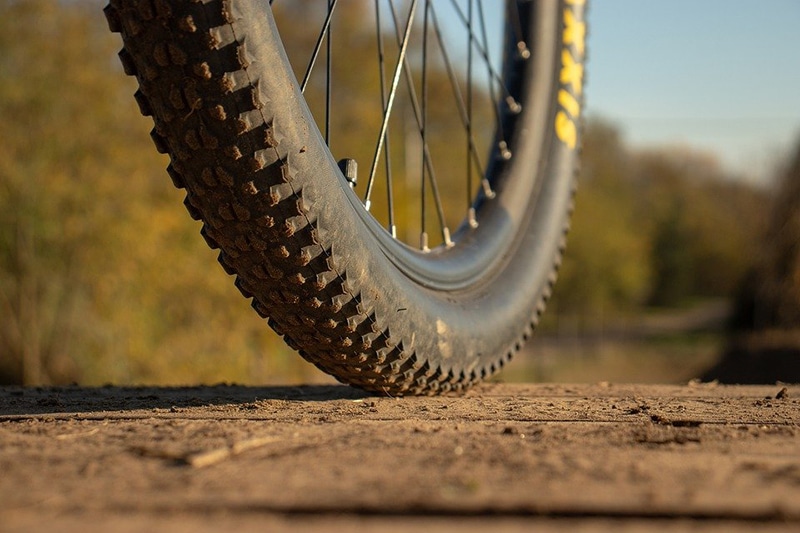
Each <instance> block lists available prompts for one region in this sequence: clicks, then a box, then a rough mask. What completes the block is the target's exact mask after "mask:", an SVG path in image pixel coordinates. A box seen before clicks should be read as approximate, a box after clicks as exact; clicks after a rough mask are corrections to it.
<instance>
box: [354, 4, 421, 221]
mask: <svg viewBox="0 0 800 533" xmlns="http://www.w3.org/2000/svg"><path fill="white" fill-rule="evenodd" d="M417 2H418V0H412V1H411V7H410V8H409V13H408V21H407V22H406V28H405V31H404V32H403V42H402V44H401V46H400V52H399V54H398V58H397V65H396V66H395V69H394V75H393V76H392V86H391V89H390V90H389V98H388V100H387V101H386V112H385V113H384V114H383V122H382V123H381V131H380V134H379V135H378V142H377V143H376V147H375V156H374V157H373V159H372V169H371V170H370V173H369V181H368V182H367V193H366V196H365V202H364V207H365V208H366V209H367V211H369V207H370V200H369V197H370V194H371V193H372V185H373V184H374V179H375V172H376V171H377V170H378V160H379V159H380V155H381V150H382V149H383V143H384V140H385V139H386V130H387V128H388V127H389V117H390V116H391V114H392V107H393V104H394V98H395V96H396V94H397V84H398V83H399V82H400V73H401V72H402V67H403V65H404V64H405V58H406V52H407V51H408V41H409V38H410V37H411V26H412V23H413V22H414V13H415V12H416V10H417Z"/></svg>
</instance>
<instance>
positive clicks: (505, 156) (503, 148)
mask: <svg viewBox="0 0 800 533" xmlns="http://www.w3.org/2000/svg"><path fill="white" fill-rule="evenodd" d="M497 149H498V150H499V151H500V154H499V155H500V158H501V159H502V160H503V161H508V160H509V159H511V150H509V149H508V144H507V143H506V142H505V141H500V142H499V143H497Z"/></svg>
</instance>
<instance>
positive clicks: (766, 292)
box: [733, 143, 800, 331]
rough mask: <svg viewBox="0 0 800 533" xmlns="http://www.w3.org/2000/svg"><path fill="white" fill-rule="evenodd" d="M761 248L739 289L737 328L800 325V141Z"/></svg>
mask: <svg viewBox="0 0 800 533" xmlns="http://www.w3.org/2000/svg"><path fill="white" fill-rule="evenodd" d="M758 250H759V252H760V253H759V256H758V259H757V261H756V262H755V265H753V267H752V269H751V270H750V272H749V275H748V276H747V278H746V280H745V281H744V282H743V283H742V286H741V288H740V290H739V294H738V298H737V302H736V303H737V305H736V309H735V314H734V316H733V325H734V328H735V329H737V330H756V331H757V330H771V329H788V330H798V329H800V143H798V145H797V148H796V149H795V153H794V156H793V158H792V160H791V161H790V162H789V164H788V165H787V166H786V168H785V170H784V171H783V173H782V176H781V179H780V182H779V186H778V190H777V194H776V195H775V198H774V201H773V208H772V211H771V216H770V221H769V225H768V227H767V229H766V231H765V233H764V237H763V241H762V243H761V246H759V248H758Z"/></svg>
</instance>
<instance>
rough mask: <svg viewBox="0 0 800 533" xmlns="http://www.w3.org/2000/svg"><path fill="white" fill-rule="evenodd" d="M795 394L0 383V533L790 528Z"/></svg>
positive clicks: (710, 388) (798, 411)
mask: <svg viewBox="0 0 800 533" xmlns="http://www.w3.org/2000/svg"><path fill="white" fill-rule="evenodd" d="M798 424H800V386H791V385H788V386H783V385H780V384H778V385H774V386H746V387H744V386H722V385H715V384H690V385H688V386H650V385H647V386H635V385H616V384H605V383H603V384H597V385H575V386H567V385H504V384H489V385H485V386H482V387H479V388H477V389H475V390H473V391H471V392H470V393H468V395H467V396H465V397H442V398H403V399H396V398H388V397H372V396H365V395H364V394H362V393H360V392H359V391H356V390H353V389H350V388H347V387H343V386H313V387H268V388H258V387H239V386H216V387H192V388H118V387H105V388H80V387H69V388H43V389H38V388H37V389H23V388H13V387H5V388H0V531H3V532H6V531H44V530H47V531H82V532H83V531H112V530H113V531H158V530H169V531H187V532H188V531H192V532H203V531H220V530H226V531H228V530H234V529H236V530H238V531H256V530H258V531H267V530H268V531H280V530H289V529H291V530H293V531H303V530H308V531H315V530H325V531H372V530H376V529H377V530H381V531H411V530H415V531H418V530H420V529H421V528H427V529H431V530H434V531H487V530H492V531H497V532H500V531H522V530H525V531H529V530H530V529H531V528H532V527H535V528H536V529H537V530H540V531H560V530H570V531H663V530H665V529H672V530H690V531H798V530H800V428H798Z"/></svg>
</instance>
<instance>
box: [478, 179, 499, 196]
mask: <svg viewBox="0 0 800 533" xmlns="http://www.w3.org/2000/svg"><path fill="white" fill-rule="evenodd" d="M481 185H482V186H483V195H484V196H485V197H486V198H488V199H489V200H491V199H492V198H494V197H495V196H497V195H496V194H495V192H494V191H493V190H492V185H491V184H490V183H489V180H487V179H486V178H484V179H483V180H481Z"/></svg>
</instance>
